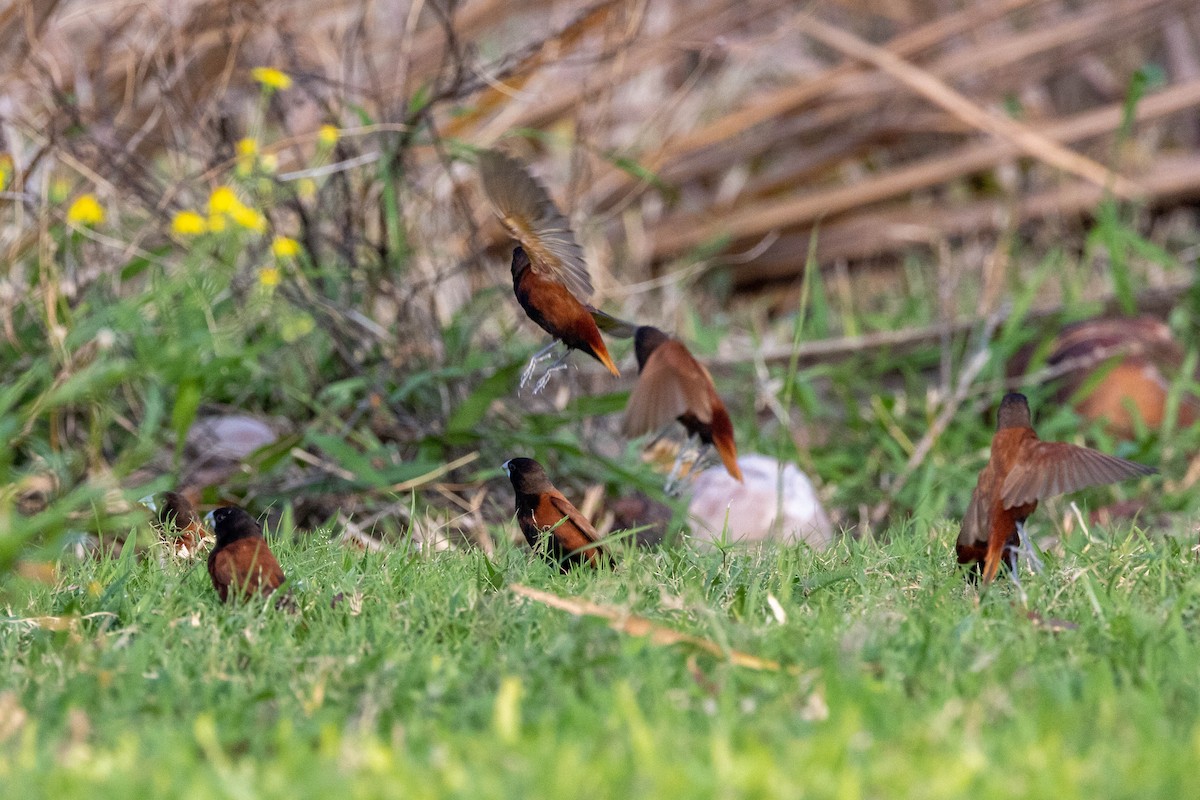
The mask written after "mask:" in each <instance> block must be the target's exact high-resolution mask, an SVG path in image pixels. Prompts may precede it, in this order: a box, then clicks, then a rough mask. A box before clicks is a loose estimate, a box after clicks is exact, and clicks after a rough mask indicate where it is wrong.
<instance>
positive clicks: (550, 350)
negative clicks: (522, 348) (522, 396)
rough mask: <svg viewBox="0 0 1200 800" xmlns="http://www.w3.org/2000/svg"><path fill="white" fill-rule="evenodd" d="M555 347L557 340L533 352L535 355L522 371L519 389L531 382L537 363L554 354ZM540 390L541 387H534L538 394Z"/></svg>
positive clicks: (535, 392)
mask: <svg viewBox="0 0 1200 800" xmlns="http://www.w3.org/2000/svg"><path fill="white" fill-rule="evenodd" d="M555 347H558V342H557V341H554V342H551V343H550V344H548V345H546V346H545V347H543V348H542V349H541V350H538V351H537V352H536V353H534V354H533V357H532V358H530V359H529V363H528V364H526V365H525V369H524V370H522V371H521V383H520V385H519V386H518V387H517V388H518V389H524V388H525V384H527V383H529V380H530V379H531V378H532V377H533V373H534V372H535V371H536V370H537V365H538V364H540V363H542V362H543V361H545V360H546V359H547V358H550V356H552V355H554V348H555ZM568 352H570V351H568ZM539 391H541V388H540V387H539V388H538V389H534V392H533V393H534V394H537V393H538V392H539Z"/></svg>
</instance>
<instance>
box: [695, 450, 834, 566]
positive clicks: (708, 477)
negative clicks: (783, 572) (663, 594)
mask: <svg viewBox="0 0 1200 800" xmlns="http://www.w3.org/2000/svg"><path fill="white" fill-rule="evenodd" d="M738 466H740V467H741V468H742V476H743V477H744V478H745V483H738V482H737V481H736V480H734V479H733V478H732V477H730V475H729V473H728V472H726V471H725V468H724V467H723V466H720V465H718V466H715V467H711V468H710V469H706V470H704V471H703V472H701V473H700V474H699V475H697V476H696V479H695V480H694V481H693V482H692V488H693V492H692V501H691V503H690V505H689V506H688V517H689V519H688V522H689V524H690V526H691V529H692V535H693V536H695V537H696V538H697V539H704V540H717V539H720V538H721V537H722V531H723V530H724V529H725V526H726V524H727V523H728V526H729V529H728V534H727V537H728V539H729V540H730V541H733V542H738V541H743V542H759V541H767V540H772V541H780V542H807V543H808V544H809V546H811V547H812V548H813V549H815V550H824V549H825V548H827V547H829V545H830V544H832V542H833V526H832V525H831V524H830V522H829V516H828V515H827V514H826V513H825V509H824V508H822V506H821V501H820V500H819V499H818V498H817V493H816V490H815V489H814V488H813V485H812V481H810V480H809V479H808V476H807V475H805V474H804V473H803V472H801V471H800V469H799V468H798V467H797V466H796V465H795V464H791V463H787V464H780V462H778V461H776V460H775V459H774V458H771V457H770V456H763V455H758V454H747V455H743V456H741V457H739V458H738Z"/></svg>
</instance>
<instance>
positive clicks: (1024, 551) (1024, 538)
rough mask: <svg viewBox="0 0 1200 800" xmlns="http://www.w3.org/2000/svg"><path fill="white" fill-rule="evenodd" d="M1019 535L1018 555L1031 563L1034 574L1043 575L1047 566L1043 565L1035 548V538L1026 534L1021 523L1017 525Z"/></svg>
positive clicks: (1030, 566)
mask: <svg viewBox="0 0 1200 800" xmlns="http://www.w3.org/2000/svg"><path fill="white" fill-rule="evenodd" d="M1017 535H1018V536H1020V539H1021V541H1020V544H1019V545H1018V546H1017V548H1016V553H1017V555H1019V556H1021V557H1022V558H1024V559H1025V560H1026V561H1027V562H1029V568H1030V569H1031V570H1033V574H1035V575H1041V574H1042V570H1043V569H1045V566H1046V565H1045V564H1044V563H1042V559H1041V557H1040V556H1039V555H1038V554H1037V551H1036V550H1035V549H1034V547H1033V538H1032V537H1031V536H1030V535H1029V534H1027V533H1026V532H1025V526H1024V525H1023V524H1021V523H1017Z"/></svg>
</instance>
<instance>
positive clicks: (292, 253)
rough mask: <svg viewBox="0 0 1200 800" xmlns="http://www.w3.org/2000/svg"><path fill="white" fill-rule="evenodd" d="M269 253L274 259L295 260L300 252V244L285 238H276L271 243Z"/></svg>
mask: <svg viewBox="0 0 1200 800" xmlns="http://www.w3.org/2000/svg"><path fill="white" fill-rule="evenodd" d="M271 252H272V253H274V254H275V257H276V258H295V257H296V255H297V254H299V252H300V243H299V242H297V241H296V240H295V239H289V238H288V237H286V236H276V237H275V239H274V240H273V241H272V242H271Z"/></svg>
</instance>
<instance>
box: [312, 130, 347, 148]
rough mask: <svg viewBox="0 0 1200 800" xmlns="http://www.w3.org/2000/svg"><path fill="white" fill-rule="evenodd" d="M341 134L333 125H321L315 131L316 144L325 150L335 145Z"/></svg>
mask: <svg viewBox="0 0 1200 800" xmlns="http://www.w3.org/2000/svg"><path fill="white" fill-rule="evenodd" d="M341 135H342V133H341V131H339V130H338V129H337V128H336V127H334V126H333V125H322V126H321V127H320V128H318V129H317V143H318V144H320V145H321V147H324V148H326V149H328V148H330V147H333V146H334V145H335V144H337V141H338V139H339V138H340V137H341Z"/></svg>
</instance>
